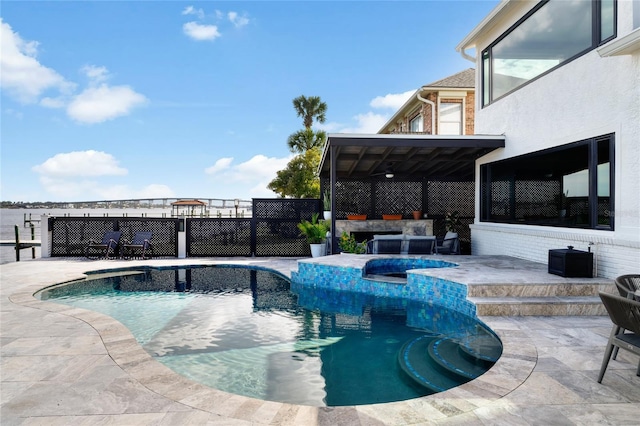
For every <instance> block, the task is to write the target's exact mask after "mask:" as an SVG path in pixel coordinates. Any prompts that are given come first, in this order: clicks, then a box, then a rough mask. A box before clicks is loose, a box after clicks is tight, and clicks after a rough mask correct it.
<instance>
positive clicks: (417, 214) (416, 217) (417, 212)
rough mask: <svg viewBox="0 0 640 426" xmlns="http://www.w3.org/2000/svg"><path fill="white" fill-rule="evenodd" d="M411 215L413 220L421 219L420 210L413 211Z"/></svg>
mask: <svg viewBox="0 0 640 426" xmlns="http://www.w3.org/2000/svg"><path fill="white" fill-rule="evenodd" d="M411 213H412V214H413V219H414V220H420V219H422V210H414V211H412V212H411Z"/></svg>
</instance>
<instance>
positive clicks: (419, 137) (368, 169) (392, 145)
mask: <svg viewBox="0 0 640 426" xmlns="http://www.w3.org/2000/svg"><path fill="white" fill-rule="evenodd" d="M504 145H505V137H504V136H503V135H496V136H489V135H464V136H444V135H423V134H390V135H389V134H383V135H380V134H375V135H365V134H346V133H344V134H343V133H334V134H329V135H328V137H327V143H326V144H325V146H324V150H323V153H322V159H321V160H320V167H319V173H320V176H321V177H325V178H327V177H328V178H329V179H330V181H331V182H335V180H336V179H337V178H343V179H344V178H347V179H348V178H353V179H367V178H369V177H371V176H377V175H384V174H385V171H386V169H387V168H388V167H391V168H392V169H393V173H394V176H397V177H404V178H412V179H418V180H421V179H422V178H424V177H427V178H438V179H444V180H446V179H454V178H455V179H463V180H470V181H472V180H474V178H475V160H476V159H478V158H479V157H482V156H483V155H485V154H487V153H489V152H491V151H493V150H495V149H497V148H504ZM332 186H333V185H332Z"/></svg>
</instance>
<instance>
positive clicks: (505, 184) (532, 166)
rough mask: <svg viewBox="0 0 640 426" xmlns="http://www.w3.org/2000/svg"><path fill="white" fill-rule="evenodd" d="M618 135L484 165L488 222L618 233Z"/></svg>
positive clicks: (484, 209) (483, 194)
mask: <svg viewBox="0 0 640 426" xmlns="http://www.w3.org/2000/svg"><path fill="white" fill-rule="evenodd" d="M613 150H614V135H605V136H600V137H596V138H592V139H587V140H584V141H580V142H575V143H572V144H569V145H563V146H559V147H556V148H552V149H548V150H544V151H539V152H534V153H531V154H527V155H523V156H520V157H515V158H510V159H508V160H503V161H498V162H495V163H490V164H484V165H482V166H481V168H480V171H481V201H480V206H481V212H480V220H481V221H485V222H504V223H519V224H525V225H543V226H563V227H569V228H590V229H605V230H613V216H614V215H613V212H614V202H613V194H614V191H613V189H614V182H613V176H614V170H613V169H614V168H613V158H614V155H613V154H614V151H613Z"/></svg>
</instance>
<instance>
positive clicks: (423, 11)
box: [0, 0, 498, 201]
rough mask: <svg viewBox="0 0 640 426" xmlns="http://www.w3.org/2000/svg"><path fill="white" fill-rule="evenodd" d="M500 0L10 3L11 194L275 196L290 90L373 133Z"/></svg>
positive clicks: (330, 128)
mask: <svg viewBox="0 0 640 426" xmlns="http://www.w3.org/2000/svg"><path fill="white" fill-rule="evenodd" d="M497 3H498V1H497V0H491V1H489V0H473V1H421V2H417V1H407V2H401V1H354V2H349V1H339V2H338V1H304V2H293V1H283V2H275V1H254V2H248V1H247V2H244V1H235V2H219V1H215V2H214V1H200V2H192V1H97V2H79V1H76V2H74V1H43V2H31V1H10V0H9V1H7V0H3V2H2V9H1V10H0V16H1V18H2V22H1V31H2V33H1V35H0V39H1V42H2V51H1V52H0V56H1V69H0V77H1V80H0V84H1V85H0V88H1V99H0V100H1V105H0V114H1V115H0V119H1V122H0V136H1V139H2V140H1V147H0V148H1V152H0V153H1V166H2V172H1V177H2V180H1V183H0V199H2V200H9V201H83V200H101V199H128V198H164V197H167V198H175V197H180V198H184V197H201V198H241V199H250V198H253V197H271V196H273V195H274V194H273V193H272V192H271V191H269V190H268V189H267V188H266V185H267V184H268V183H269V182H270V181H271V179H273V177H275V173H276V171H277V170H280V169H283V168H284V167H285V165H286V163H287V162H288V160H289V159H290V158H291V155H292V154H291V153H290V152H289V150H288V148H287V144H286V140H287V137H288V136H289V135H290V134H291V133H293V132H295V131H297V130H299V129H301V128H302V127H303V126H302V121H301V118H299V117H297V116H296V114H295V111H294V110H293V107H292V102H291V101H292V99H293V98H295V97H297V96H299V95H305V96H320V97H321V98H322V100H323V101H324V102H326V103H327V106H328V109H327V122H326V123H325V124H324V125H322V126H316V127H317V128H322V129H324V130H326V131H327V132H329V133H334V132H335V133H338V132H342V133H376V132H377V131H378V130H379V129H380V127H381V126H382V125H383V124H384V123H385V122H386V121H387V120H388V119H389V118H390V117H391V116H392V115H393V113H394V112H395V111H396V110H397V109H398V108H399V107H400V106H401V105H402V104H403V103H404V101H405V100H406V99H407V96H408V95H409V94H410V93H413V92H414V91H415V90H416V89H418V88H419V87H420V86H422V85H424V84H428V83H431V82H433V81H436V80H439V79H441V78H444V77H447V76H449V75H451V74H454V73H456V72H459V71H462V70H464V69H466V68H470V67H472V66H473V64H472V63H471V62H469V61H467V60H465V59H463V58H462V57H461V56H460V55H459V54H458V53H457V52H456V51H455V46H456V45H457V44H458V43H459V42H460V41H461V40H462V39H463V38H464V37H465V36H466V35H467V34H468V33H469V32H470V31H471V30H472V29H473V28H474V27H475V26H476V25H477V24H478V23H479V22H480V21H481V20H482V19H483V18H484V17H485V16H486V15H487V14H488V13H489V12H490V11H491V10H492V9H493V8H494V7H495V6H496V5H497Z"/></svg>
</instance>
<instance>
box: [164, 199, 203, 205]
mask: <svg viewBox="0 0 640 426" xmlns="http://www.w3.org/2000/svg"><path fill="white" fill-rule="evenodd" d="M171 205H172V206H206V205H207V203H205V202H204V201H200V200H178V201H174V202H173V203H171Z"/></svg>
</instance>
